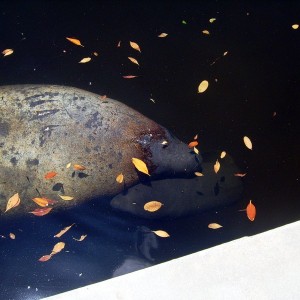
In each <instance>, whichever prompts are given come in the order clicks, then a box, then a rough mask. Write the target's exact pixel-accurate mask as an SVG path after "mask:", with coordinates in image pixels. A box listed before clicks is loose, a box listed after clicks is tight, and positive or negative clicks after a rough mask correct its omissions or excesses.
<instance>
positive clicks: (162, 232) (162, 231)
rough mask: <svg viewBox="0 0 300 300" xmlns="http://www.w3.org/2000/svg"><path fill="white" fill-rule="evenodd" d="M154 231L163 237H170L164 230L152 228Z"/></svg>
mask: <svg viewBox="0 0 300 300" xmlns="http://www.w3.org/2000/svg"><path fill="white" fill-rule="evenodd" d="M152 232H153V233H155V234H156V235H158V236H160V237H162V238H167V237H170V235H169V234H168V233H167V232H166V231H164V230H152Z"/></svg>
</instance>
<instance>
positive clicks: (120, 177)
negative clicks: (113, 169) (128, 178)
mask: <svg viewBox="0 0 300 300" xmlns="http://www.w3.org/2000/svg"><path fill="white" fill-rule="evenodd" d="M123 180H124V175H123V174H122V173H121V174H119V175H118V176H117V178H116V181H117V182H118V183H122V182H123Z"/></svg>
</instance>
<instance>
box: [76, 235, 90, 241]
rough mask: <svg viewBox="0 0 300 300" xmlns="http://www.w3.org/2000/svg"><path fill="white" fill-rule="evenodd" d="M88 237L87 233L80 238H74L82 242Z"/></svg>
mask: <svg viewBox="0 0 300 300" xmlns="http://www.w3.org/2000/svg"><path fill="white" fill-rule="evenodd" d="M86 237H87V234H85V235H82V236H81V237H80V238H79V239H75V238H73V240H75V241H77V242H82V241H83V240H84V239H85V238H86Z"/></svg>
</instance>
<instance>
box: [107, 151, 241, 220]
mask: <svg viewBox="0 0 300 300" xmlns="http://www.w3.org/2000/svg"><path fill="white" fill-rule="evenodd" d="M217 158H218V154H217V153H208V154H204V155H203V161H202V173H203V174H204V176H201V177H194V178H191V179H184V178H174V179H164V180H154V181H151V183H150V184H148V185H147V184H141V183H140V184H137V185H135V186H133V187H131V188H130V189H128V191H126V192H124V193H120V194H118V195H117V196H115V197H114V198H113V199H112V200H111V206H112V207H114V208H117V209H119V210H122V211H126V212H129V213H131V214H133V215H137V216H140V217H143V218H150V219H155V218H161V217H179V216H184V215H188V214H191V213H196V212H202V211H205V210H208V209H211V208H214V207H218V206H222V205H227V204H230V203H233V202H235V201H237V200H238V199H240V197H241V194H242V191H243V185H242V180H241V179H240V178H239V177H236V176H234V173H237V172H238V171H239V170H238V167H237V166H236V165H235V163H234V162H233V160H232V158H231V157H230V156H229V155H228V154H227V155H226V157H225V158H223V159H219V160H220V163H221V168H220V170H219V172H218V173H217V174H216V173H215V171H214V164H215V162H216V159H217ZM152 200H156V201H160V202H161V203H163V206H162V207H161V208H160V209H159V210H158V211H156V212H148V211H146V210H144V204H145V203H147V202H149V201H152Z"/></svg>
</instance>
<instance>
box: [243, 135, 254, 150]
mask: <svg viewBox="0 0 300 300" xmlns="http://www.w3.org/2000/svg"><path fill="white" fill-rule="evenodd" d="M244 144H245V146H246V147H247V148H248V149H250V150H252V142H251V140H250V139H249V138H248V137H247V136H244Z"/></svg>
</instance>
